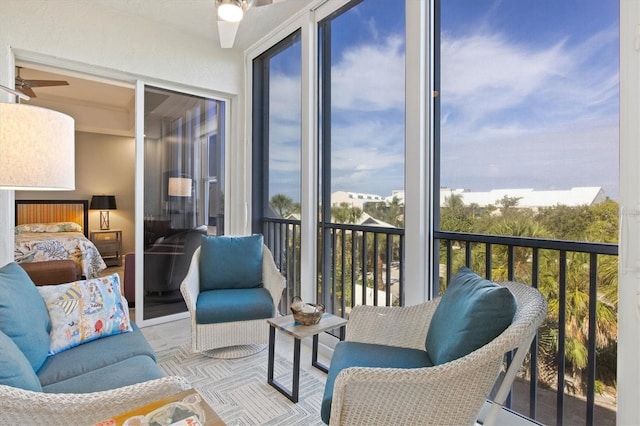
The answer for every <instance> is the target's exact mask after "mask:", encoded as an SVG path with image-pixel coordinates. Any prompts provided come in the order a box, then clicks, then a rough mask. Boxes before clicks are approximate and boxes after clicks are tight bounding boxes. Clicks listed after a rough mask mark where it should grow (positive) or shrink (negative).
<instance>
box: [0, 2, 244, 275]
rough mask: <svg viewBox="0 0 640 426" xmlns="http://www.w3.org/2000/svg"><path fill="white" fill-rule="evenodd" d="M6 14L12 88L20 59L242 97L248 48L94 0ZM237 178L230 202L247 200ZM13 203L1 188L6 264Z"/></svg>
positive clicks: (10, 5)
mask: <svg viewBox="0 0 640 426" xmlns="http://www.w3.org/2000/svg"><path fill="white" fill-rule="evenodd" d="M150 5H151V3H150ZM150 7H152V6H150ZM212 7H213V6H212ZM212 13H213V12H212ZM0 16H1V17H2V24H1V25H0V84H2V85H4V86H8V87H13V79H14V77H15V71H14V64H15V60H16V58H17V59H18V60H26V61H32V62H41V63H45V64H47V65H55V66H57V67H61V68H67V69H70V70H74V71H81V72H86V73H92V74H95V75H99V76H102V77H108V78H113V77H114V76H116V77H118V78H122V79H123V81H128V82H130V83H133V82H134V81H135V80H136V79H142V80H144V81H146V82H149V83H152V84H158V85H165V86H169V87H176V88H184V89H185V90H186V89H189V88H193V89H194V90H196V91H201V92H205V93H219V94H223V95H224V94H228V95H231V96H234V95H238V96H239V97H238V99H242V90H243V84H242V83H243V68H242V53H241V52H238V51H234V50H222V49H220V48H218V47H217V46H216V45H215V43H213V42H212V41H211V40H208V39H204V38H198V37H194V36H191V35H188V34H183V33H181V32H176V31H175V30H174V29H172V28H170V27H166V26H163V25H159V24H157V23H154V22H150V21H146V20H144V19H143V18H140V17H131V16H125V15H122V14H119V13H117V12H115V11H113V10H111V9H108V8H103V7H101V6H100V5H98V4H96V2H90V1H78V0H56V1H43V0H2V1H1V2H0ZM211 31H215V28H211ZM10 99H11V97H9V96H6V97H3V98H2V99H0V100H2V101H9V100H10ZM234 107H235V108H237V107H236V106H234ZM237 110H238V109H232V112H231V115H232V120H233V122H232V125H231V128H230V129H228V130H229V131H230V134H231V138H232V140H231V143H230V144H229V145H230V146H229V151H228V152H229V155H230V156H232V157H234V156H237V155H238V154H237V153H235V151H234V150H235V149H236V147H242V146H243V145H244V142H243V138H242V135H241V134H240V133H239V132H235V131H234V129H240V126H239V124H238V122H237V117H235V116H234V115H233V113H234V111H237ZM238 141H240V143H238ZM0 155H2V154H1V153H0ZM242 175H243V174H242V173H238V174H237V175H236V176H240V177H241V176H242ZM230 178H231V182H230V183H229V184H230V186H231V187H232V191H230V196H233V197H236V198H233V199H231V200H229V202H230V203H239V201H235V200H236V199H244V193H243V192H242V188H243V187H244V186H243V185H242V184H238V183H237V182H235V181H233V177H230ZM13 209H14V206H13V195H12V194H11V193H7V192H4V193H2V194H0V240H2V243H0V265H2V264H5V263H7V262H10V261H12V260H13V223H14V219H13V215H14V210H13Z"/></svg>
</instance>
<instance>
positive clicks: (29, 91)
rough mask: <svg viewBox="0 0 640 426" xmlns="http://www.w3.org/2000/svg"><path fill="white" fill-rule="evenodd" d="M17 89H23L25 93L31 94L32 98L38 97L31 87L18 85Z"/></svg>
mask: <svg viewBox="0 0 640 426" xmlns="http://www.w3.org/2000/svg"><path fill="white" fill-rule="evenodd" d="M16 90H19V91H21V92H22V93H24V94H25V95H27V96H30V97H32V98H37V96H36V92H34V91H33V90H31V87H26V86H22V87H17V86H16Z"/></svg>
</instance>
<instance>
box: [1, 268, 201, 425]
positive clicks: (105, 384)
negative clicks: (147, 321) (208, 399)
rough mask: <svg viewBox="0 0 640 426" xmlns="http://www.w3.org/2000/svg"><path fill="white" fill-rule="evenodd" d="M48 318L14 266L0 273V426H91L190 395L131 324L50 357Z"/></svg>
mask: <svg viewBox="0 0 640 426" xmlns="http://www.w3.org/2000/svg"><path fill="white" fill-rule="evenodd" d="M61 285H62V286H64V285H66V284H61ZM51 289H54V288H53V287H52V288H51ZM54 290H55V289H54ZM118 297H120V296H119V295H118ZM125 309H128V308H127V307H126V306H125ZM51 318H53V315H51ZM51 318H50V314H49V311H48V309H47V305H46V303H45V300H44V299H43V296H41V294H40V292H39V291H38V289H37V287H36V285H35V284H34V283H33V281H32V280H31V279H30V278H29V276H28V275H27V274H26V272H25V271H24V270H23V269H22V268H21V267H20V266H18V265H17V264H16V263H10V264H8V265H5V266H3V267H2V268H0V424H93V423H95V422H98V421H101V420H104V419H106V418H109V417H110V416H113V415H115V414H118V413H121V412H123V411H128V410H130V409H132V408H134V407H136V406H139V405H144V404H146V403H148V402H151V401H153V400H155V399H159V398H162V397H165V396H169V395H171V394H172V393H176V392H178V391H181V390H185V389H188V388H189V387H190V386H189V384H188V383H187V382H186V381H185V380H184V379H182V378H166V377H164V374H163V372H162V370H161V369H160V368H159V366H158V364H157V362H156V361H157V360H156V355H155V353H154V351H153V349H152V348H151V346H150V345H149V343H148V342H147V340H146V339H145V337H144V335H143V334H142V332H141V331H140V329H139V328H138V327H137V326H136V325H135V324H133V323H131V331H118V332H117V334H112V335H109V336H105V337H100V338H96V339H95V340H90V341H87V342H85V343H81V344H77V345H76V346H73V347H71V348H68V349H62V350H61V351H60V352H57V353H55V354H51V350H50V341H49V339H50V332H51V329H52V319H51ZM19 420H22V422H21V421H19Z"/></svg>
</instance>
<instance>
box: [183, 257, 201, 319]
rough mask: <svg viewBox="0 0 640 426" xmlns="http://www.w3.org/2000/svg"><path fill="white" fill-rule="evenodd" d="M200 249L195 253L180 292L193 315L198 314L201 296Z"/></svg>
mask: <svg viewBox="0 0 640 426" xmlns="http://www.w3.org/2000/svg"><path fill="white" fill-rule="evenodd" d="M199 264H200V248H197V249H196V251H195V252H194V253H193V257H192V258H191V264H190V265H189V270H188V271H187V275H186V276H185V277H184V280H182V284H180V292H181V293H182V297H184V301H185V303H186V304H187V309H188V310H189V312H191V313H192V314H193V315H195V313H196V301H197V300H198V295H199V294H200V267H199Z"/></svg>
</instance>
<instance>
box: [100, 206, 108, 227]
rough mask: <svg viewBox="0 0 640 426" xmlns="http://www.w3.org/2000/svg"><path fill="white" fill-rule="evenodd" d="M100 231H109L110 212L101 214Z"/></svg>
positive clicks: (106, 211)
mask: <svg viewBox="0 0 640 426" xmlns="http://www.w3.org/2000/svg"><path fill="white" fill-rule="evenodd" d="M100 229H101V230H102V231H106V230H108V229H109V210H105V211H101V212H100Z"/></svg>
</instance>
